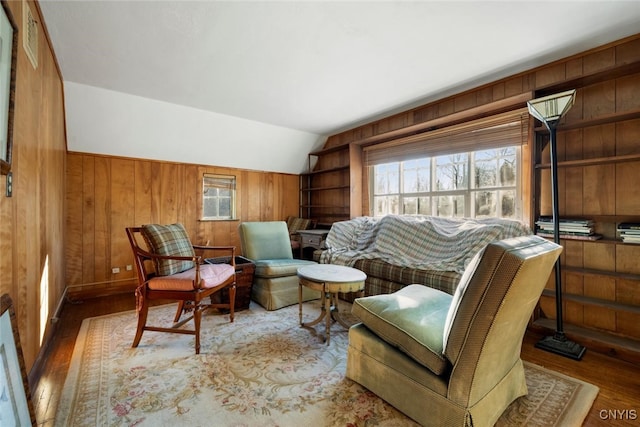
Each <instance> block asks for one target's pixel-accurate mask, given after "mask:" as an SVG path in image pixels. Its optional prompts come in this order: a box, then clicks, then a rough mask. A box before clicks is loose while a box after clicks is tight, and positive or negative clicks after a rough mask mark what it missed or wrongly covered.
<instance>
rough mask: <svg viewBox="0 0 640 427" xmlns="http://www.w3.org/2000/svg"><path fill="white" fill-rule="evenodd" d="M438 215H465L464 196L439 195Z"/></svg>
mask: <svg viewBox="0 0 640 427" xmlns="http://www.w3.org/2000/svg"><path fill="white" fill-rule="evenodd" d="M437 200H438V206H437V215H438V216H444V217H464V216H465V215H464V196H439V197H438V199H437Z"/></svg>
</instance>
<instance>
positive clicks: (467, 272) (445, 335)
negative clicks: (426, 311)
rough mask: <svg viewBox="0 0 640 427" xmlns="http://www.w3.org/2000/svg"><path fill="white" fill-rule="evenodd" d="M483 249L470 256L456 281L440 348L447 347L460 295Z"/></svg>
mask: <svg viewBox="0 0 640 427" xmlns="http://www.w3.org/2000/svg"><path fill="white" fill-rule="evenodd" d="M483 252H484V249H482V250H479V251H478V253H477V254H476V255H475V256H474V257H473V258H471V261H470V262H469V264H467V268H466V269H465V270H464V273H462V277H461V278H460V282H459V283H458V287H457V288H456V292H455V293H454V294H453V299H452V300H451V305H450V306H449V311H448V313H447V319H446V321H445V323H444V333H443V335H442V348H443V349H444V348H447V340H448V339H449V334H450V333H451V325H453V320H454V319H455V317H456V313H457V312H458V307H460V302H461V301H462V297H464V293H465V292H466V291H467V287H468V286H469V282H471V278H472V277H473V273H475V272H476V268H478V264H480V259H481V258H482V253H483Z"/></svg>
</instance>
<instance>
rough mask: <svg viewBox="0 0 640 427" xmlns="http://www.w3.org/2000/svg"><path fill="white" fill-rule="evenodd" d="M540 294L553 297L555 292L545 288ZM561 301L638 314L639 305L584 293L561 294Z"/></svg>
mask: <svg viewBox="0 0 640 427" xmlns="http://www.w3.org/2000/svg"><path fill="white" fill-rule="evenodd" d="M542 295H544V296H546V297H551V298H555V297H556V292H555V291H554V290H553V289H545V290H543V291H542ZM562 301H572V302H577V303H580V304H584V305H591V306H595V307H602V308H607V309H610V310H616V311H624V312H627V313H633V314H640V306H637V305H630V304H621V303H619V302H615V301H609V300H603V299H599V298H593V297H586V296H584V295H575V294H567V293H563V294H562Z"/></svg>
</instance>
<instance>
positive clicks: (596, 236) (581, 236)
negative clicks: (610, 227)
mask: <svg viewBox="0 0 640 427" xmlns="http://www.w3.org/2000/svg"><path fill="white" fill-rule="evenodd" d="M536 234H537V235H538V236H540V237H551V238H553V232H545V231H540V230H539V231H538V232H536ZM560 238H561V239H566V240H589V241H594V240H600V239H602V235H601V234H595V233H593V234H581V233H576V234H567V233H560Z"/></svg>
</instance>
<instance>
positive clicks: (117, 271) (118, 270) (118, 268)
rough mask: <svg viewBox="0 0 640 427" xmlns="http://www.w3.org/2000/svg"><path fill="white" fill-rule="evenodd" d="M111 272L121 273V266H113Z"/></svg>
mask: <svg viewBox="0 0 640 427" xmlns="http://www.w3.org/2000/svg"><path fill="white" fill-rule="evenodd" d="M111 272H112V273H113V274H118V273H120V267H113V268H112V269H111Z"/></svg>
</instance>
